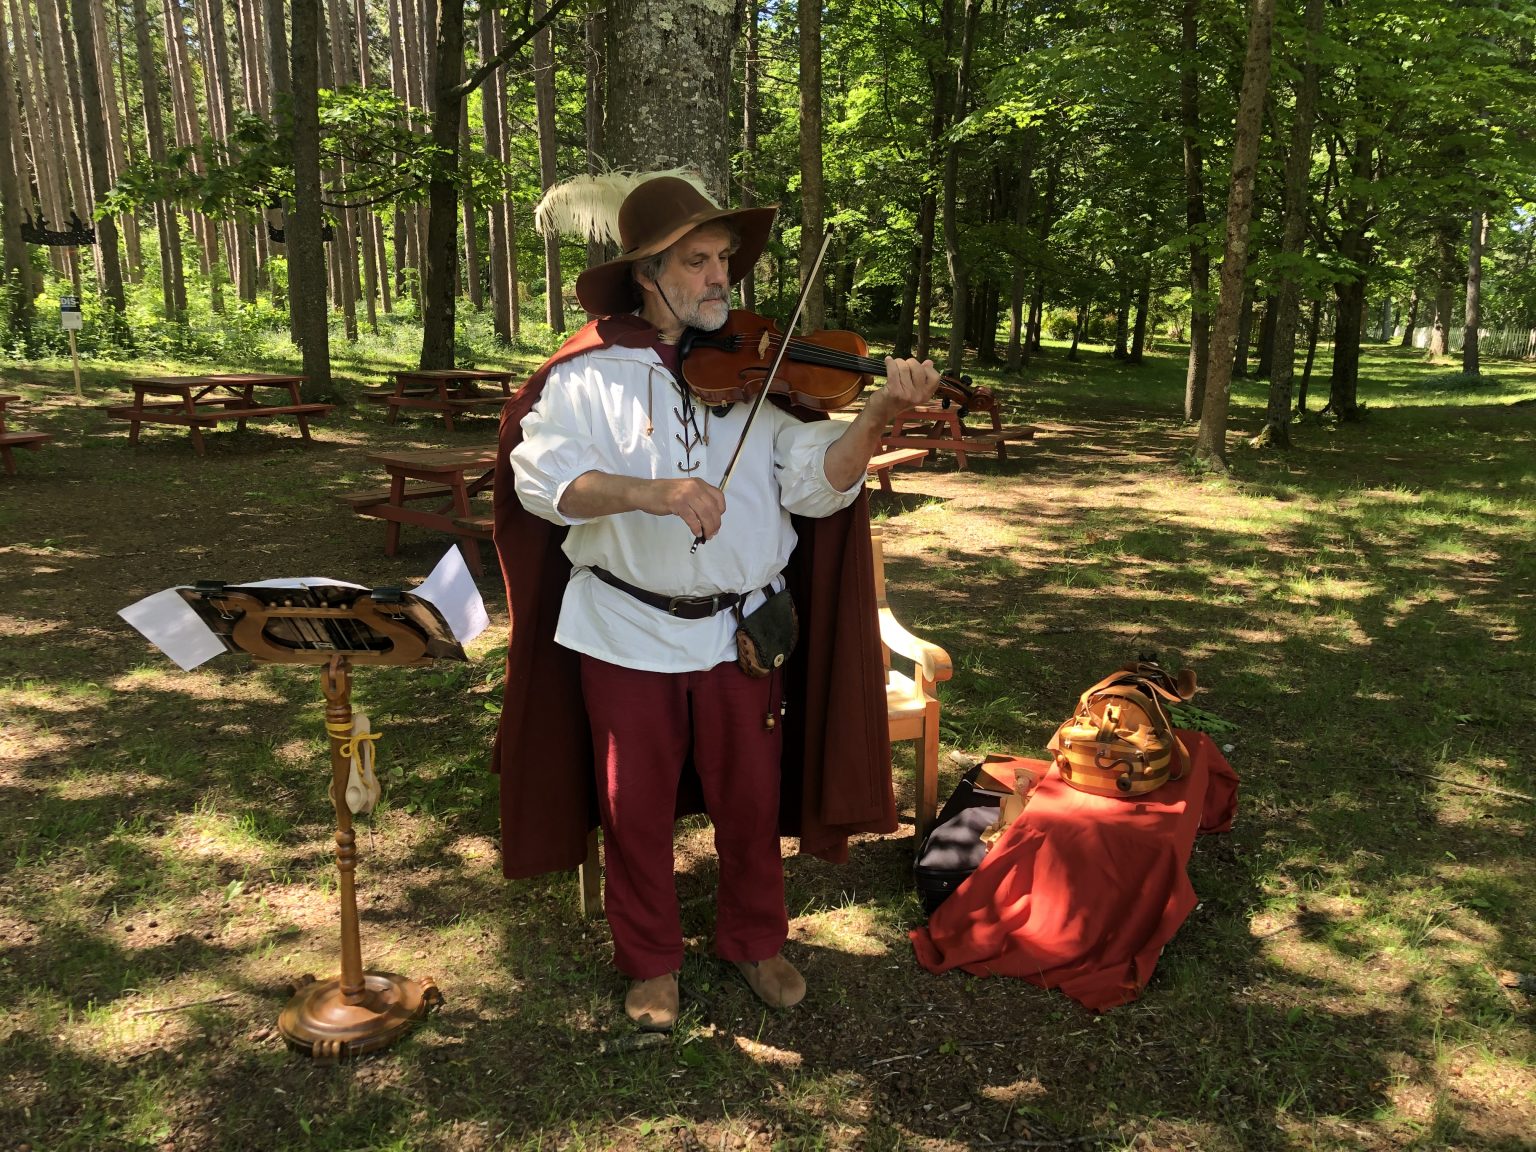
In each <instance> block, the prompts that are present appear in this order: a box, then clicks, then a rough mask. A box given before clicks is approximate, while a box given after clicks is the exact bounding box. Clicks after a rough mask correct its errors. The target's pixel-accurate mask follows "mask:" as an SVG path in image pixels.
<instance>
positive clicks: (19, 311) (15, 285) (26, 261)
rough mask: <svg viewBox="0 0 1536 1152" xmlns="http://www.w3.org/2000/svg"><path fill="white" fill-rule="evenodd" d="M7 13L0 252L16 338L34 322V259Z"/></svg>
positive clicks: (1, 84)
mask: <svg viewBox="0 0 1536 1152" xmlns="http://www.w3.org/2000/svg"><path fill="white" fill-rule="evenodd" d="M5 24H6V20H5V13H4V10H3V9H0V92H3V93H6V94H7V98H6V99H4V100H0V141H4V144H3V146H0V256H3V259H4V261H5V283H6V285H7V286H8V288H9V289H10V290H9V291H8V292H7V293H6V302H7V304H8V307H7V309H6V314H5V316H4V317H3V320H4V322H5V327H6V331H7V332H8V333H9V334H10V336H11V338H12V339H13V340H14V339H15V338H16V337H18V336H22V335H23V334H25V333H26V332H27V331H28V330H29V328H30V326H31V323H32V313H33V308H32V275H31V272H30V266H31V259H30V258H29V256H28V255H27V246H26V243H25V242H24V241H23V240H22V238H21V215H22V198H21V180H20V178H19V173H18V169H17V166H16V162H15V158H16V152H15V151H13V150H12V148H11V142H12V141H13V140H17V139H19V134H18V133H17V132H16V127H15V124H14V123H13V120H14V112H15V109H16V101H15V100H13V99H10V98H9V95H10V93H13V92H15V91H16V88H15V86H14V83H13V81H12V77H11V61H10V49H9V48H8V46H7V42H8V39H9V37H8V34H7V29H6V27H5Z"/></svg>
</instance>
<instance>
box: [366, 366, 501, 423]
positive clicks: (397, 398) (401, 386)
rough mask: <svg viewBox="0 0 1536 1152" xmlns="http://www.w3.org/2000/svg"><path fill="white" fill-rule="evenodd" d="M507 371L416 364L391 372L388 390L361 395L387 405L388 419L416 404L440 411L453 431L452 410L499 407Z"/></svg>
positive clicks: (393, 418)
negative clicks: (485, 385) (391, 385)
mask: <svg viewBox="0 0 1536 1152" xmlns="http://www.w3.org/2000/svg"><path fill="white" fill-rule="evenodd" d="M513 375H514V374H513V373H512V372H510V371H502V370H500V369H491V368H418V369H411V370H409V371H402V372H396V373H395V386H394V388H393V389H391V390H390V391H387V392H385V391H380V392H365V393H363V399H364V400H368V401H370V402H372V403H375V404H387V405H389V422H390V423H391V424H394V423H396V422H397V421H398V420H399V418H400V409H402V408H418V409H425V410H426V411H428V412H441V413H442V414H443V427H444V428H446V429H447V430H448V431H450V432H452V431H453V418H454V416H455V414H457V415H463V414H464V413H465V412H469V411H473V410H474V409H476V408H491V409H493V410H495V411H498V412H499V411H500V409H501V406H502V405H503V404H505V403H506V402H507V399H508V397H510V396H511V395H512V377H513ZM482 383H492V384H496V385H498V389H497V390H494V391H493V390H489V389H482V388H481V384H482Z"/></svg>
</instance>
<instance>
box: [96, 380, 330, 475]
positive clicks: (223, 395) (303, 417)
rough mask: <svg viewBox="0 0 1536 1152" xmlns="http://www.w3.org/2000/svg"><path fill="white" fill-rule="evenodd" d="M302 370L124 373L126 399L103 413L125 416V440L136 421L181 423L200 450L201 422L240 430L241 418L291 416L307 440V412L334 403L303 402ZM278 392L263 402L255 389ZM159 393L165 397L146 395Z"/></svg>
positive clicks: (134, 436)
mask: <svg viewBox="0 0 1536 1152" xmlns="http://www.w3.org/2000/svg"><path fill="white" fill-rule="evenodd" d="M303 383H304V377H302V376H289V375H283V374H279V373H271V372H210V373H207V374H205V375H202V376H130V377H128V378H127V379H125V380H124V381H123V385H124V386H125V387H128V388H132V389H133V403H132V404H112V405H109V406H108V407H107V415H108V416H110V417H112V419H114V420H126V421H128V443H130V444H137V443H138V442H139V426H140V425H142V424H182V425H185V426H186V428H187V431H188V432H190V433H191V435H192V446H193V447H194V448H195V449H197V454H198V455H199V456H201V455H203V428H204V427H212V426H214V425H216V424H218V423H220V422H221V421H225V420H233V421H235V426H236V428H237V429H239V430H240V431H244V430H245V422H246V421H247V420H260V419H266V418H269V417H272V416H293V417H295V418H296V419H297V420H298V423H299V435H300V436H301V437H303V439H304V440H306V441H308V440H310V435H309V418H310V417H311V416H325V415H326V414H328V413H329V412H330V410H331V409H332V408H334V407H335V405H334V404H306V403H304V399H303V397H301V396H300V395H299V386H300V385H301V384H303ZM257 389H261V390H263V391H273V390H276V391H277V392H279V393H281V394H282V399H286V400H287V401H288V402H287V403H276V404H271V403H264V402H261V401H258V400H257V399H256V391H257ZM154 396H164V397H168V399H164V400H152V399H149V397H154Z"/></svg>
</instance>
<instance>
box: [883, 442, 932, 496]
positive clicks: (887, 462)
mask: <svg viewBox="0 0 1536 1152" xmlns="http://www.w3.org/2000/svg"><path fill="white" fill-rule="evenodd" d="M927 455H928V449H926V448H897V449H894V450H893V451H890V452H881V453H878V454H877V455H874V456H871V457H870V459H869V478H870V479H871V480H878V481H879V482H880V491H882V492H889V491H891V469H892V468H895V467H898V466H899V465H902V464H920V463H922V460H923V457H925V456H927Z"/></svg>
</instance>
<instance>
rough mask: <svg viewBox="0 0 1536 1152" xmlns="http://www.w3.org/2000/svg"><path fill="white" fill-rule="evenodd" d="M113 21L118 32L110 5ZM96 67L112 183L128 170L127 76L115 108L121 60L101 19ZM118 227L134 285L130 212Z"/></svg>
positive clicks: (136, 254) (116, 8)
mask: <svg viewBox="0 0 1536 1152" xmlns="http://www.w3.org/2000/svg"><path fill="white" fill-rule="evenodd" d="M112 14H113V19H114V20H115V21H116V27H117V30H118V31H119V32H121V30H122V7H121V5H116V4H114V5H113V6H112ZM95 23H96V68H97V71H98V73H99V74H100V75H101V86H102V109H103V111H105V112H106V115H107V162H108V163H109V164H110V165H111V169H112V171H111V173H110V175H111V179H112V182H113V183H114V184H116V183H117V181H118V180H119V179H121V178H122V175H123V173H124V172H125V171H127V168H128V156H129V151H130V147H129V144H128V143H127V140H126V134H125V133H124V131H123V111H122V109H124V108H127V107H128V106H129V104H128V100H127V98H126V96H127V87H128V76H127V74H126V69H125V70H124V74H123V76H122V77H121V80H122V85H123V96H124V99H123V103H122V105H121V107H119V105H118V102H117V101H118V94H119V89H118V76H117V74H116V72H115V64H116V62H117V60H119V59H121V58H122V55H123V54H122V53H121V52H120V51H119V52H118V53H116V54H114V53H113V51H112V37H111V34H110V33H109V32H108V31H107V22H106V20H105V18H103V19H100V20H97V21H96V22H95ZM118 225H119V227H120V228H121V230H122V237H123V248H124V254H125V256H126V257H127V263H128V268H127V272H128V282H129V283H130V284H137V283H138V281H139V277H140V275H141V271H142V268H143V263H144V262H143V257H142V254H141V253H140V250H139V222H138V221H137V220H136V219H134V216H133V213H131V212H124V213H123V214H122V215H121V216H119V217H118Z"/></svg>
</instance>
